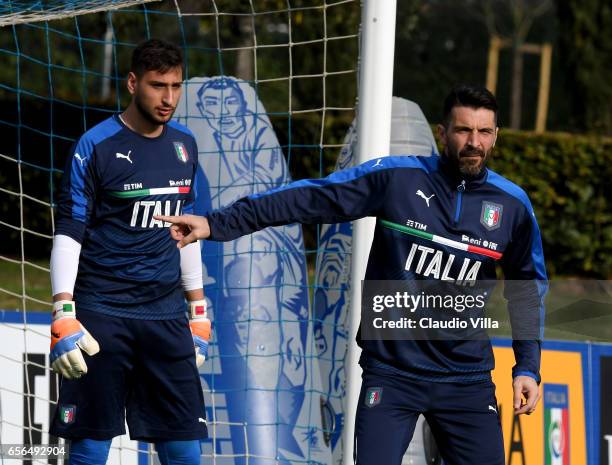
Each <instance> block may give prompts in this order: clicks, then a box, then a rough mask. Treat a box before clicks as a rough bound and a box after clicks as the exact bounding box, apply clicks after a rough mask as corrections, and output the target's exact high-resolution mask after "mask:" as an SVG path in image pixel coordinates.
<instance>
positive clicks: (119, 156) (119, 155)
mask: <svg viewBox="0 0 612 465" xmlns="http://www.w3.org/2000/svg"><path fill="white" fill-rule="evenodd" d="M130 153H132V151H131V150H130V151H129V152H128V154H127V155H124V154H122V153H119V152H117V153H116V154H115V157H117V158H125V159H126V160H127V161H129V162H130V165H133V163H132V160H130Z"/></svg>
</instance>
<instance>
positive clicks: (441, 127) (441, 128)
mask: <svg viewBox="0 0 612 465" xmlns="http://www.w3.org/2000/svg"><path fill="white" fill-rule="evenodd" d="M437 129H438V137H439V138H440V141H441V142H442V144H444V145H446V128H445V127H444V125H443V124H438V126H437Z"/></svg>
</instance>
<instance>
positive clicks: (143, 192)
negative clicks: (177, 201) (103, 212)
mask: <svg viewBox="0 0 612 465" xmlns="http://www.w3.org/2000/svg"><path fill="white" fill-rule="evenodd" d="M190 191H191V187H155V188H153V189H138V190H134V191H119V192H111V195H112V196H113V197H119V198H121V199H125V198H130V197H145V196H147V195H168V194H189V192H190Z"/></svg>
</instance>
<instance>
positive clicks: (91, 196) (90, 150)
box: [55, 135, 96, 244]
mask: <svg viewBox="0 0 612 465" xmlns="http://www.w3.org/2000/svg"><path fill="white" fill-rule="evenodd" d="M95 163H96V157H95V147H94V144H93V142H92V141H91V140H89V139H88V137H87V135H84V136H82V137H81V139H79V141H78V142H77V143H76V144H75V145H74V146H73V148H72V150H71V151H70V154H69V156H68V159H67V160H66V168H65V170H64V175H63V177H62V182H61V187H60V193H59V198H58V207H57V219H56V222H55V235H58V234H62V235H66V236H68V237H71V238H72V239H74V240H75V241H77V242H78V243H79V244H80V243H82V241H83V236H84V234H85V229H86V228H87V226H88V225H89V224H90V221H91V215H92V209H93V205H94V202H95V193H96V176H95V171H96V170H95Z"/></svg>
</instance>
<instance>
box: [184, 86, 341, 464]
mask: <svg viewBox="0 0 612 465" xmlns="http://www.w3.org/2000/svg"><path fill="white" fill-rule="evenodd" d="M185 87H186V92H185V98H184V99H183V101H182V102H181V103H182V105H181V104H179V108H178V109H177V114H178V116H179V121H181V122H182V123H183V124H186V125H187V126H188V127H189V128H190V129H191V130H192V131H193V133H194V134H195V136H196V139H197V142H198V147H199V151H200V152H199V161H200V170H199V172H198V175H199V184H198V186H197V187H196V189H197V200H196V208H195V212H196V214H204V213H206V212H208V211H210V210H212V209H218V208H221V207H223V206H226V205H229V204H231V203H232V202H234V201H235V200H237V199H239V198H241V197H243V196H245V195H250V194H255V193H258V192H264V191H267V190H269V189H272V188H275V187H278V186H282V185H284V184H286V183H287V182H289V181H291V178H290V176H289V172H288V168H287V164H286V162H285V159H284V156H283V152H282V149H281V147H280V145H279V142H278V139H277V137H276V134H275V132H274V129H273V127H272V124H271V122H270V119H269V118H268V116H267V114H266V112H265V109H264V107H263V105H262V104H261V102H260V101H259V99H258V98H257V96H256V94H255V92H254V89H253V88H252V87H251V86H250V85H248V84H247V83H244V82H241V81H239V80H237V79H235V78H232V77H226V76H224V77H214V78H193V79H191V80H190V81H188V82H187V85H186V86H185ZM202 260H203V266H204V273H203V274H204V276H205V278H204V279H205V283H204V284H205V289H206V292H207V294H206V295H207V296H208V297H209V299H210V301H211V302H210V303H211V308H212V315H213V325H214V339H215V341H216V343H217V344H216V350H217V353H216V354H215V355H216V359H213V363H211V365H210V366H209V368H208V369H209V370H210V371H211V372H210V373H205V374H204V378H205V380H206V382H207V384H208V387H209V388H210V389H211V390H213V391H214V396H215V399H217V398H218V399H219V402H217V403H216V405H217V407H216V409H217V411H216V412H215V413H216V418H218V419H222V418H223V417H225V420H223V421H226V422H229V423H232V425H233V426H230V427H229V434H226V435H225V436H226V437H224V435H223V433H222V432H223V431H224V430H223V428H220V429H219V430H218V431H219V434H218V435H217V437H216V438H215V441H216V444H215V447H216V453H217V454H237V455H238V456H239V457H238V458H236V459H234V462H233V463H235V464H242V463H246V460H245V459H244V454H246V451H247V450H248V453H249V455H250V456H251V457H250V458H249V463H253V464H257V465H268V464H270V465H271V464H273V463H274V464H276V463H294V462H300V461H302V462H303V461H304V460H305V458H306V459H308V460H311V461H313V462H321V463H327V462H328V457H329V450H328V449H327V448H326V447H325V445H324V444H323V437H322V433H321V431H320V428H315V429H314V430H313V429H312V427H311V426H312V425H313V424H315V425H317V424H319V423H320V420H318V419H319V418H320V410H319V398H318V397H317V399H316V401H310V400H309V399H308V396H309V395H310V396H312V395H313V394H312V393H311V392H312V391H313V388H316V383H317V382H318V381H319V379H318V376H319V371H318V367H317V368H315V369H314V370H313V369H312V368H311V367H310V366H309V365H308V363H310V364H311V365H312V354H310V355H309V349H308V347H309V346H312V344H310V345H309V344H308V330H309V328H308V288H307V278H306V260H305V256H304V245H303V239H302V231H301V226H299V225H290V226H285V227H278V228H268V229H266V230H264V231H260V232H257V233H254V234H252V235H250V236H245V237H242V238H240V239H238V240H235V241H232V242H226V243H215V242H210V241H204V243H203V244H202ZM213 353H214V352H213ZM215 355H213V358H214V357H215ZM205 369H206V368H205ZM311 372H312V373H311ZM313 376H314V379H313ZM313 383H314V384H313ZM314 390H315V391H320V389H314ZM209 405H212V403H209ZM314 406H316V408H315V407H314ZM224 409H227V410H226V411H225V410H224ZM211 413H212V412H211ZM211 418H212V415H211ZM313 418H316V419H317V420H316V421H314V420H313ZM245 423H246V424H247V425H248V426H247V427H246V433H247V434H246V438H245V430H244V428H245V427H244V426H242V425H243V424H245ZM225 429H228V428H227V427H226V428H225ZM240 456H242V457H240ZM252 456H259V457H261V458H253V457H252ZM275 457H278V459H275ZM227 463H232V462H227Z"/></svg>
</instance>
